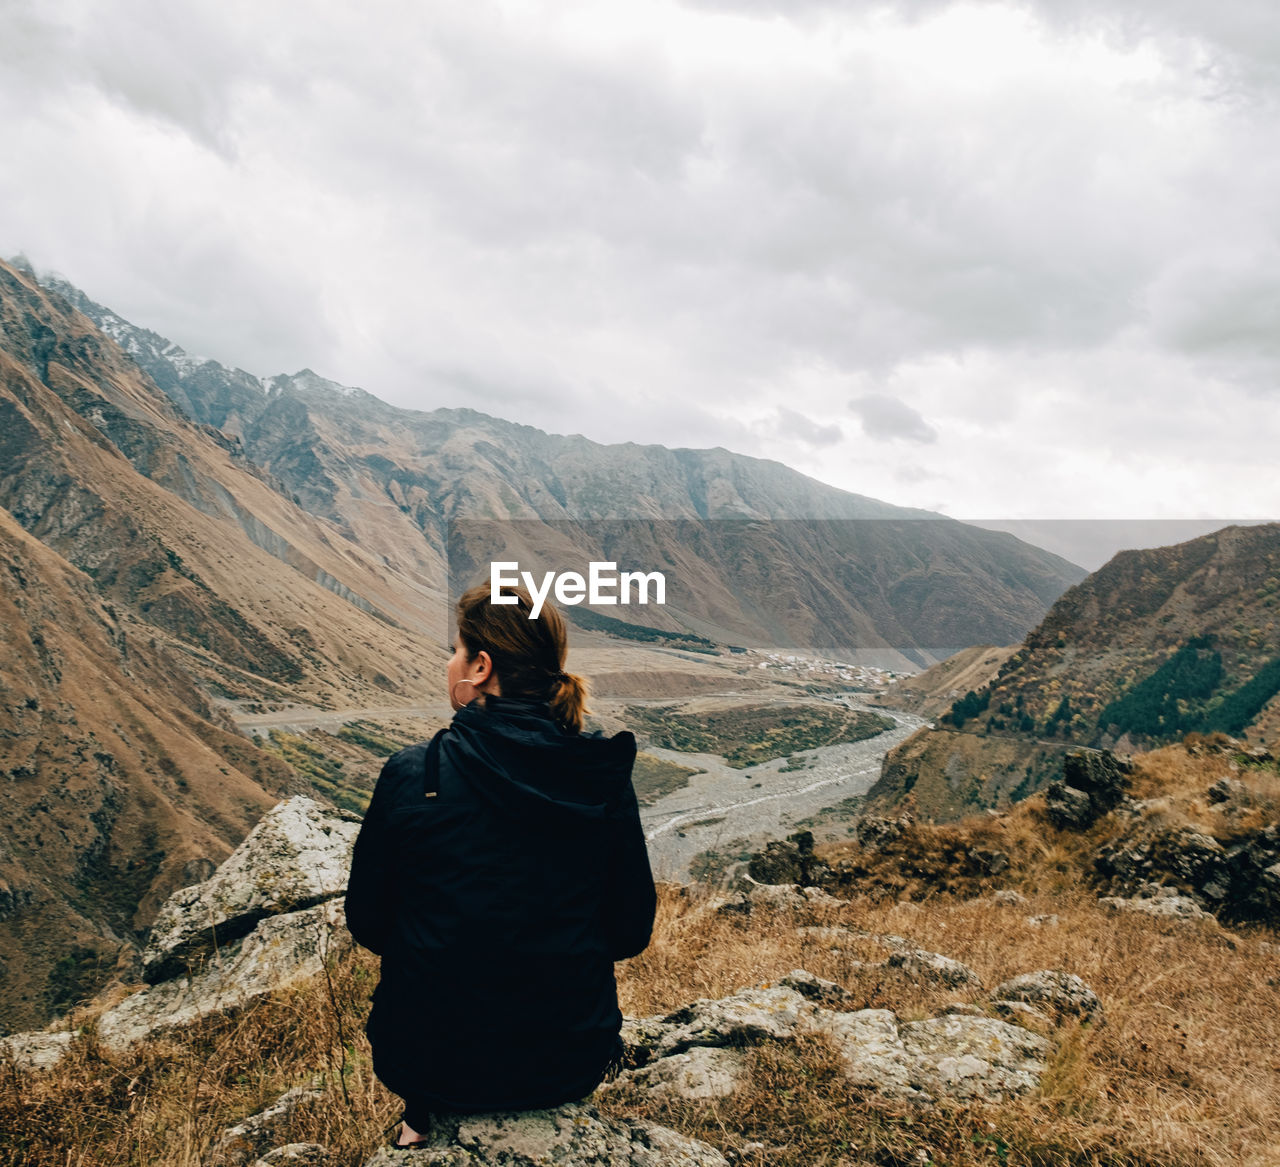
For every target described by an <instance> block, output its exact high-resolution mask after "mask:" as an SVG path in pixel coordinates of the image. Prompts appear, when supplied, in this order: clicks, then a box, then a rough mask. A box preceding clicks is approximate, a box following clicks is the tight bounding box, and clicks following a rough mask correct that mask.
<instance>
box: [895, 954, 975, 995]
mask: <svg viewBox="0 0 1280 1167" xmlns="http://www.w3.org/2000/svg"><path fill="white" fill-rule="evenodd" d="M885 964H886V966H887V967H888V968H896V969H900V970H901V971H902V972H904V973H906V974H907V976H909V977H911V978H912V979H913V980H917V981H933V982H934V983H935V984H939V985H945V986H946V987H947V988H949V989H964V988H974V989H980V988H982V978H981V977H979V976H978V974H977V973H976V972H974V971H973V969H971V968H970V967H969V966H968V965H967V964H961V963H960V961H958V960H952V959H951V957H949V956H942V955H940V954H939V953H936V952H927V951H925V949H923V948H908V949H905V950H902V951H898V952H894V953H893V954H892V955H890V957H889V959H888V960H887V961H886V962H885Z"/></svg>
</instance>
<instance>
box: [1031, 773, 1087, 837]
mask: <svg viewBox="0 0 1280 1167" xmlns="http://www.w3.org/2000/svg"><path fill="white" fill-rule="evenodd" d="M1044 808H1045V810H1046V811H1047V812H1048V815H1049V821H1050V822H1051V823H1053V825H1054V826H1055V827H1057V828H1058V829H1059V830H1060V831H1064V830H1075V831H1082V830H1084V829H1085V828H1086V827H1089V826H1091V825H1092V824H1093V821H1094V819H1095V818H1096V817H1097V816H1095V815H1094V813H1093V800H1092V799H1091V798H1090V797H1089V796H1088V794H1086V793H1085V792H1084V791H1083V790H1077V789H1076V788H1075V787H1074V786H1068V785H1067V784H1066V783H1065V782H1050V783H1049V785H1048V787H1047V788H1046V789H1045V792H1044Z"/></svg>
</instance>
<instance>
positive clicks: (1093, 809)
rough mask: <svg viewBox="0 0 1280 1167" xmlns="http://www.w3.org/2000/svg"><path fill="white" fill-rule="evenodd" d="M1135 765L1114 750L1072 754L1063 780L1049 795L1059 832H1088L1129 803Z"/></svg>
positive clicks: (1064, 765) (1047, 803)
mask: <svg viewBox="0 0 1280 1167" xmlns="http://www.w3.org/2000/svg"><path fill="white" fill-rule="evenodd" d="M1132 769H1133V767H1132V764H1131V763H1130V762H1129V761H1128V760H1127V759H1123V758H1117V757H1116V756H1115V754H1113V753H1112V752H1111V751H1110V750H1068V751H1067V754H1066V756H1065V757H1064V758H1063V759H1062V778H1061V780H1059V781H1057V782H1052V783H1050V784H1049V787H1048V789H1047V790H1046V791H1045V810H1046V811H1047V812H1048V815H1049V820H1050V821H1051V822H1052V823H1053V825H1054V826H1056V827H1058V828H1059V829H1064V830H1065V829H1072V830H1084V829H1085V828H1087V827H1090V826H1092V825H1093V824H1094V823H1095V822H1096V821H1097V820H1098V819H1099V818H1101V817H1102V816H1103V815H1104V814H1106V813H1107V812H1108V811H1110V810H1114V809H1115V808H1116V807H1117V806H1119V805H1120V804H1121V803H1122V802H1123V801H1124V800H1125V793H1126V791H1127V789H1128V786H1129V778H1128V775H1129V773H1130V772H1131V771H1132Z"/></svg>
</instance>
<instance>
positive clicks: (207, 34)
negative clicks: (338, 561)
mask: <svg viewBox="0 0 1280 1167" xmlns="http://www.w3.org/2000/svg"><path fill="white" fill-rule="evenodd" d="M1278 66H1280V10H1277V9H1275V8H1274V6H1273V5H1270V4H1263V3H1259V2H1254V0H1223V2H1222V3H1218V4H1215V5H1213V6H1211V7H1210V6H1205V5H1203V4H1194V3H1191V0H1169V2H1168V3H1160V4H1157V3H1155V2H1154V0H1152V2H1149V3H1146V2H1140V0H1127V2H1124V3H1120V4H1106V5H1104V4H1103V3H1102V2H1101V0H1072V3H1069V4H1068V3H1065V2H1061V3H1054V2H1051V0H1042V2H1033V0H1025V2H1022V3H999V2H986V3H959V4H950V3H944V2H942V0H937V2H931V3H927V4H926V3H919V2H912V3H908V2H907V0H900V2H899V3H896V4H893V3H889V4H884V5H877V6H854V5H847V4H836V3H819V2H816V0H815V2H806V3H795V4H788V5H785V6H783V5H777V4H769V3H764V2H763V0H761V2H757V3H751V2H749V0H742V2H741V3H731V2H729V0H724V2H703V3H698V4H694V3H690V2H686V3H677V2H676V0H653V3H649V4H645V5H599V4H591V3H586V2H582V3H574V2H570V0H564V2H554V0H545V2H542V3H503V2H497V0H479V2H477V3H474V4H467V5H454V4H447V3H444V2H443V0H435V2H427V3H408V2H396V0H369V2H368V3H365V4H362V5H360V6H351V5H345V4H339V3H337V2H336V0H317V2H315V3H311V4H308V5H306V6H303V5H301V4H298V3H293V4H289V3H283V4H278V5H260V4H251V3H249V2H248V0H233V2H222V3H213V2H212V0H193V2H192V3H190V4H184V5H182V6H181V7H180V8H176V7H174V6H172V5H165V4H162V3H159V0H117V2H115V3H113V4H112V5H110V6H106V5H91V4H85V3H83V2H81V0H44V2H42V3H40V4H39V5H37V4H35V3H27V4H25V5H24V4H21V3H19V4H16V5H10V10H9V11H8V12H7V15H6V29H5V36H4V37H3V38H0V150H3V151H4V155H5V157H6V160H7V165H6V167H5V168H4V169H3V171H0V224H3V225H4V226H3V227H2V228H0V251H4V252H5V253H8V254H12V253H14V252H17V251H19V250H23V251H25V252H26V253H27V254H28V255H29V256H30V258H31V259H32V261H33V262H35V263H36V264H37V265H38V266H43V267H52V268H57V269H60V270H62V271H63V272H64V273H65V274H66V275H67V276H68V277H69V278H71V279H72V280H74V281H75V282H77V283H79V284H80V285H81V286H82V287H83V288H84V289H85V290H86V291H87V292H88V293H89V294H90V295H92V296H94V297H96V298H98V299H100V300H102V301H104V302H105V303H108V304H109V305H110V306H111V307H113V308H114V309H116V310H117V311H119V312H121V313H123V314H124V315H126V316H131V317H132V318H134V319H136V320H137V321H138V322H139V323H142V324H145V325H147V326H149V327H152V328H155V329H156V330H157V331H160V332H162V333H165V334H166V335H170V336H172V337H173V338H174V339H175V340H177V341H178V342H179V343H181V344H183V345H184V346H186V347H188V348H189V349H192V350H194V351H198V352H202V353H206V354H208V355H212V356H216V357H218V358H219V359H222V360H224V361H226V362H227V363H231V364H239V365H242V366H244V367H247V368H250V369H252V370H253V371H256V372H260V373H274V372H279V371H293V370H296V369H298V368H300V367H302V366H304V365H307V366H310V367H312V368H315V369H316V370H317V371H318V372H320V373H322V374H323V375H326V376H329V377H333V378H335V379H338V380H342V381H345V382H349V383H354V384H361V385H363V386H365V387H366V388H368V389H370V390H371V391H373V392H375V393H377V394H379V395H380V396H383V397H385V398H387V399H388V400H391V401H394V402H395V403H397V404H403V405H412V406H416V407H421V408H431V407H434V406H436V405H469V406H472V407H473V408H479V409H485V410H488V411H490V412H493V413H496V414H499V415H502V416H508V417H511V418H513V419H514V420H518V421H522V422H526V423H529V424H534V425H540V426H543V427H544V428H548V429H553V430H560V431H562V432H575V431H579V432H583V433H585V434H587V435H588V436H591V437H595V438H598V439H601V440H629V439H634V440H639V441H654V442H662V443H664V444H667V445H671V446H677V445H693V444H698V445H726V446H729V447H731V448H735V449H740V450H742V451H743V452H747V453H753V454H758V455H761V456H766V457H776V458H780V459H781V460H784V461H791V462H793V463H794V464H798V465H799V464H803V466H804V468H805V469H806V470H807V471H808V472H812V473H817V474H818V475H819V476H821V477H823V478H825V479H827V480H828V481H834V482H837V483H838V484H840V485H843V486H846V487H848V488H849V489H852V490H855V491H858V492H860V493H865V494H872V495H876V494H879V495H881V496H882V497H887V498H888V499H889V500H890V501H895V502H902V503H905V504H911V505H932V504H935V503H939V502H941V503H943V504H944V505H946V506H947V509H948V511H949V513H956V514H960V513H971V514H978V513H985V514H988V515H990V514H994V513H996V511H997V510H998V509H999V508H998V507H996V509H993V505H994V504H995V503H996V502H998V500H999V499H1001V498H1003V499H1005V500H1006V501H1005V506H1006V507H1009V506H1014V505H1016V506H1017V507H1018V508H1021V509H1022V513H1027V514H1035V513H1037V512H1039V513H1045V514H1062V513H1068V514H1088V513H1106V514H1113V513H1115V512H1116V510H1117V508H1123V507H1133V508H1139V509H1140V510H1141V511H1142V513H1144V514H1170V513H1172V514H1177V513H1186V514H1191V513H1197V514H1198V513H1202V511H1207V512H1208V513H1213V514H1230V513H1236V514H1244V513H1245V511H1246V510H1247V511H1248V512H1249V513H1255V514H1256V513H1265V512H1266V511H1267V510H1272V511H1276V510H1280V486H1276V485H1273V484H1272V483H1273V481H1274V475H1273V474H1271V473H1270V460H1269V459H1268V457H1267V451H1266V450H1265V449H1264V446H1263V442H1262V439H1263V437H1266V438H1267V439H1268V440H1271V439H1273V438H1274V437H1275V436H1280V435H1274V434H1273V433H1272V430H1273V427H1272V425H1271V423H1270V420H1269V418H1267V417H1263V418H1257V417H1254V416H1253V415H1252V412H1251V411H1253V412H1256V411H1257V410H1258V409H1259V408H1260V406H1259V402H1260V401H1263V400H1265V399H1266V398H1267V396H1268V395H1270V394H1272V393H1274V386H1275V385H1276V383H1277V374H1280V351H1277V341H1276V330H1275V328H1274V327H1273V321H1274V320H1275V318H1276V309H1277V307H1280V285H1277V283H1276V278H1275V275H1274V272H1275V271H1276V269H1277V264H1276V258H1277V254H1278V253H1280V238H1277V235H1278V228H1277V223H1276V221H1275V216H1274V207H1275V205H1276V203H1277V198H1278V196H1280V161H1277V160H1280V149H1277V146H1280V141H1278V139H1280V119H1277V117H1276V116H1275V114H1276V109H1275V106H1276V101H1277V97H1278V96H1280V91H1278V90H1277V79H1278V78H1280V69H1278ZM851 400H852V401H855V402H858V403H859V405H858V406H857V410H856V412H857V413H858V416H859V419H860V422H861V426H860V427H849V426H848V425H847V423H848V417H849V402H850V401H851ZM1210 400H1211V401H1212V402H1213V404H1212V405H1208V404H1206V403H1207V402H1209V401H1210ZM926 419H927V420H926ZM895 437H896V438H897V439H899V440H896V441H894V440H888V441H886V440H884V439H886V438H890V439H892V438H895ZM908 449H909V450H910V453H911V457H910V459H907V460H904V455H905V454H906V453H907V451H908ZM1066 500H1070V501H1069V505H1068V502H1067V501H1066ZM1241 507H1244V508H1245V510H1241V509H1240V508H1241ZM1064 508H1065V509H1064ZM1188 508H1190V509H1188ZM1122 513H1123V511H1122Z"/></svg>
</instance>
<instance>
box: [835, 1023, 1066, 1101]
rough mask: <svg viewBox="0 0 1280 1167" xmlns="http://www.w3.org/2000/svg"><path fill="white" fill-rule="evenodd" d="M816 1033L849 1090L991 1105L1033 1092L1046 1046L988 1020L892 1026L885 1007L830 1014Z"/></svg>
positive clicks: (1033, 1037)
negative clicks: (824, 1038)
mask: <svg viewBox="0 0 1280 1167" xmlns="http://www.w3.org/2000/svg"><path fill="white" fill-rule="evenodd" d="M822 1027H823V1029H824V1030H825V1031H826V1032H827V1033H828V1034H829V1036H830V1037H831V1039H832V1040H833V1041H834V1042H835V1044H836V1047H837V1048H838V1049H839V1051H840V1055H841V1057H842V1058H843V1060H844V1063H845V1074H846V1076H847V1077H848V1079H849V1081H850V1082H851V1083H853V1084H854V1085H855V1086H861V1087H863V1088H864V1089H868V1090H873V1091H875V1092H876V1093H877V1094H880V1095H883V1096H884V1097H886V1098H892V1099H899V1100H904V1101H910V1102H918V1103H932V1102H936V1101H937V1100H938V1099H940V1098H954V1099H958V1100H961V1101H981V1102H996V1101H1000V1100H1003V1099H1006V1098H1012V1097H1016V1096H1018V1095H1020V1094H1026V1093H1028V1092H1029V1091H1031V1090H1034V1089H1036V1087H1037V1086H1039V1084H1040V1078H1041V1076H1042V1075H1043V1074H1044V1071H1045V1064H1046V1058H1047V1057H1048V1055H1049V1052H1050V1048H1051V1047H1050V1045H1049V1043H1048V1042H1047V1041H1046V1040H1045V1039H1044V1038H1043V1037H1040V1036H1039V1035H1037V1034H1034V1033H1030V1032H1028V1031H1027V1030H1025V1029H1020V1028H1018V1027H1017V1026H1014V1025H1009V1024H1008V1023H1006V1022H1004V1021H998V1020H996V1019H995V1018H992V1017H971V1016H965V1015H957V1014H947V1015H944V1016H942V1017H931V1018H929V1019H928V1020H926V1021H912V1022H909V1023H907V1024H905V1025H899V1023H898V1020H897V1018H896V1017H894V1015H893V1014H892V1013H891V1012H890V1011H889V1010H887V1009H862V1010H859V1011H858V1012H856V1013H835V1014H830V1015H828V1016H827V1017H826V1018H824V1019H823V1022H822Z"/></svg>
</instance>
